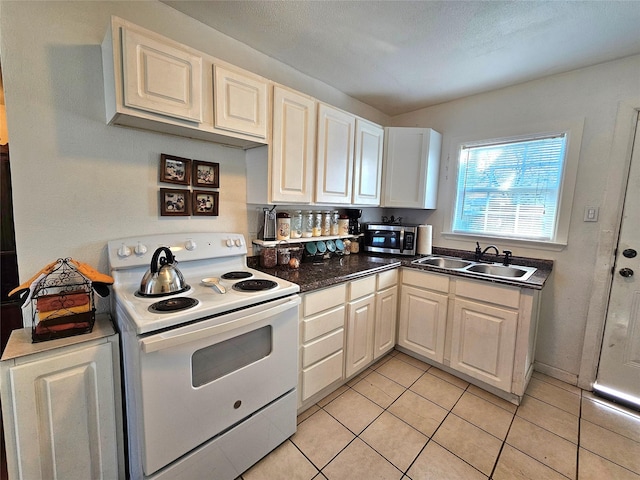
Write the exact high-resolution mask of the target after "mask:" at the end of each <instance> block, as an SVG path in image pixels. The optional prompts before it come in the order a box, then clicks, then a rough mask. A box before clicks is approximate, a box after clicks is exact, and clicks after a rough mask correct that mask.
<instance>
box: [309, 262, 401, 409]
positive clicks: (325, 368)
mask: <svg viewBox="0 0 640 480" xmlns="http://www.w3.org/2000/svg"><path fill="white" fill-rule="evenodd" d="M397 282H398V269H397V268H396V269H392V270H386V271H384V272H381V273H378V274H374V275H370V276H367V277H364V278H360V279H357V280H352V281H350V282H345V283H341V284H339V285H336V286H333V287H329V288H325V289H322V290H318V291H314V292H310V293H305V294H303V296H302V309H301V317H300V367H299V383H298V390H299V392H300V393H299V401H298V410H299V411H302V410H304V409H305V408H307V407H308V406H310V405H311V404H313V403H315V402H316V401H318V400H320V399H321V398H322V396H324V395H326V394H328V393H330V391H331V389H332V388H333V389H335V388H337V387H338V386H339V385H340V384H342V383H344V382H345V381H347V380H348V379H349V378H350V377H353V376H354V375H356V374H358V373H359V372H361V371H362V370H364V369H365V368H367V367H368V366H369V365H371V364H372V363H373V362H374V361H375V360H376V359H377V358H379V357H380V356H382V355H384V354H385V353H387V352H389V351H390V350H392V349H393V347H394V346H395V342H396V316H397V299H398V294H397V291H398V286H397Z"/></svg>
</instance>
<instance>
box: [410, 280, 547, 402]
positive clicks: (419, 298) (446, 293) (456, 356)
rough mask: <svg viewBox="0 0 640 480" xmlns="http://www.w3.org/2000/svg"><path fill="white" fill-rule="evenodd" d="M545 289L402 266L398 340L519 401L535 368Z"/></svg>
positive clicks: (452, 369)
mask: <svg viewBox="0 0 640 480" xmlns="http://www.w3.org/2000/svg"><path fill="white" fill-rule="evenodd" d="M539 300H540V291H539V290H533V289H528V288H520V287H515V286H508V285H499V284H494V283H491V282H487V281H480V280H470V279H466V278H460V277H455V276H448V275H444V274H435V273H429V272H424V271H419V270H415V269H406V268H405V269H403V272H402V286H401V293H400V315H399V319H398V345H399V346H400V347H402V348H403V349H406V351H407V352H412V353H415V354H417V356H419V357H422V358H424V359H425V360H427V361H430V362H431V363H434V362H435V363H434V364H436V365H439V366H443V367H445V369H447V370H448V371H451V372H452V373H456V372H457V373H460V374H461V376H462V377H463V378H465V379H466V380H469V381H471V382H474V381H476V380H477V381H478V382H477V383H478V385H479V386H481V387H484V388H488V389H490V390H492V391H493V393H496V394H501V395H502V396H503V397H504V398H507V399H508V400H510V401H513V402H514V403H519V401H520V400H521V398H522V396H523V395H524V391H525V389H526V385H527V383H528V381H529V378H530V377H531V374H532V372H533V358H534V352H535V340H536V329H537V321H538V305H539Z"/></svg>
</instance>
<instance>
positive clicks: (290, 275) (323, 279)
mask: <svg viewBox="0 0 640 480" xmlns="http://www.w3.org/2000/svg"><path fill="white" fill-rule="evenodd" d="M247 264H248V266H249V267H251V268H255V269H257V270H260V271H262V272H265V273H268V274H270V275H273V276H275V277H278V278H282V279H284V280H288V281H290V282H293V283H297V284H298V285H300V292H310V291H312V290H317V289H319V288H325V287H330V286H331V285H336V284H338V283H342V282H348V281H350V280H355V279H358V278H361V277H366V276H367V275H372V274H374V273H378V272H383V271H385V270H391V269H393V268H398V267H400V266H401V265H402V262H401V260H400V259H399V258H398V257H392V256H378V255H371V254H368V253H364V252H361V253H357V254H351V255H344V256H341V257H333V258H329V259H327V260H324V261H323V262H321V263H313V262H302V263H300V268H297V269H292V268H289V267H288V266H278V267H275V268H263V267H261V266H260V264H259V261H258V257H249V258H248V259H247Z"/></svg>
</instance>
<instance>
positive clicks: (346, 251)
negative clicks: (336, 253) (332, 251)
mask: <svg viewBox="0 0 640 480" xmlns="http://www.w3.org/2000/svg"><path fill="white" fill-rule="evenodd" d="M343 243H344V254H345V255H349V254H350V253H351V240H349V239H347V240H345V241H344V242H343Z"/></svg>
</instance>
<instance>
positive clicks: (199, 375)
mask: <svg viewBox="0 0 640 480" xmlns="http://www.w3.org/2000/svg"><path fill="white" fill-rule="evenodd" d="M271 350H272V328H271V325H267V326H265V327H262V328H258V329H257V330H253V331H251V332H248V333H244V334H242V335H238V336H237V337H233V338H230V339H228V340H225V341H223V342H220V343H216V344H214V345H209V346H208V347H205V348H201V349H200V350H196V351H195V352H194V353H193V355H192V356H191V384H192V385H193V386H194V387H201V386H202V385H206V384H207V383H211V382H213V381H215V380H217V379H218V378H221V377H224V376H225V375H227V374H229V373H232V372H235V371H236V370H239V369H241V368H243V367H245V366H247V365H250V364H252V363H254V362H257V361H258V360H260V359H261V358H264V357H266V356H267V355H269V354H270V353H271Z"/></svg>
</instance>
